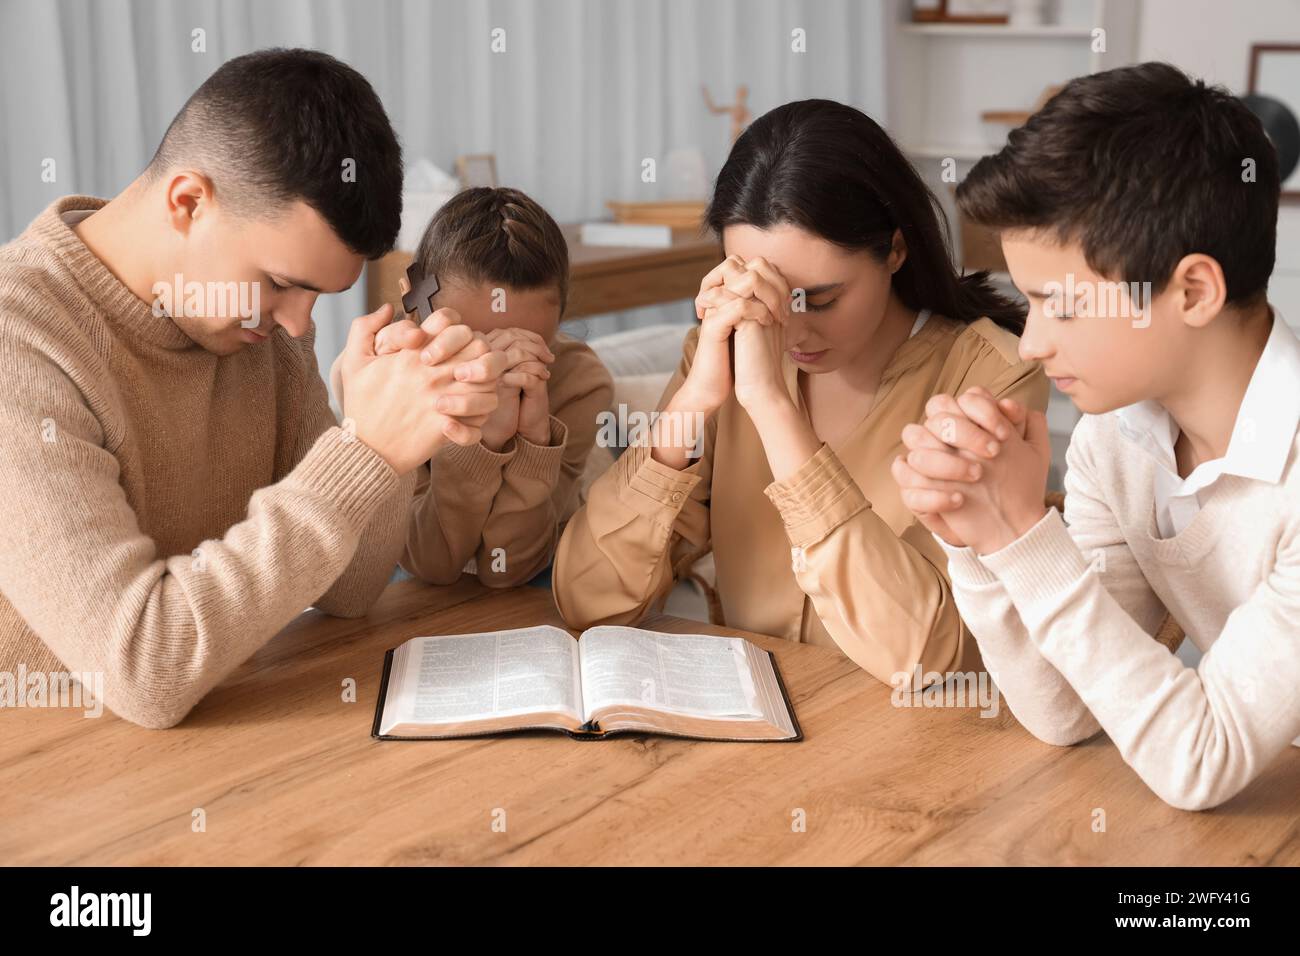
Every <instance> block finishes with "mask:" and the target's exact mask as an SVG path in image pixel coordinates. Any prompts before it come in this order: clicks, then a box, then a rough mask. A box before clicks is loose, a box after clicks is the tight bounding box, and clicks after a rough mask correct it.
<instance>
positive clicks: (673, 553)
mask: <svg viewBox="0 0 1300 956" xmlns="http://www.w3.org/2000/svg"><path fill="white" fill-rule="evenodd" d="M698 338H699V328H698V326H697V327H696V328H694V329H692V330H691V331H690V332H689V333H688V334H687V336H686V341H685V343H684V345H683V354H682V361H681V363H680V365H679V366H678V368H677V371H676V372H675V373H674V374H673V377H672V380H671V381H669V383H668V386H667V388H665V389H664V393H663V396H662V397H661V398H660V399H659V404H658V408H659V409H660V410H662V409H663V408H664V406H665V405H666V404H667V403H668V401H669V399H670V398H671V397H672V396H673V395H674V394H675V393H676V391H677V389H679V388H680V387H681V385H682V382H683V381H685V379H686V374H687V372H688V371H689V370H690V366H691V360H692V358H693V357H694V355H695V346H696V343H697V341H698ZM716 433H717V425H716V417H715V418H710V419H709V420H708V421H707V422H706V424H705V432H704V441H703V442H702V443H701V449H700V451H701V454H700V456H699V458H698V460H697V461H695V463H694V464H692V465H690V466H689V467H687V468H684V469H682V470H681V471H678V470H676V469H674V468H669V467H668V466H667V465H664V464H661V463H659V462H657V461H655V460H654V459H653V458H652V457H651V455H650V451H651V449H650V447H649V444H648V443H639V444H637V443H634V444H631V445H630V446H629V447H628V448H627V449H626V450H625V451H624V452H623V454H622V455H620V456H619V457H618V459H617V460H616V461H615V462H614V464H613V465H612V466H610V468H609V469H608V470H607V471H606V472H605V473H604V474H603V475H601V476H600V477H599V478H598V479H596V481H595V482H593V483H592V486H591V489H590V490H589V491H588V493H587V503H586V504H585V505H584V506H583V507H582V508H579V509H578V511H576V512H575V513H574V515H573V518H572V519H571V520H570V521H569V523H568V525H567V526H566V527H565V529H564V533H563V535H561V537H560V543H559V546H558V548H557V549H556V554H555V567H554V571H553V573H552V576H551V588H552V591H553V593H554V596H555V604H556V607H558V608H559V610H560V613H561V614H562V615H563V616H564V620H565V621H566V622H567V623H568V625H569V626H570V627H574V628H587V627H591V626H593V625H596V624H631V623H635V622H636V621H638V620H639V619H640V618H641V617H642V616H643V615H644V614H645V613H646V611H647V610H648V609H649V608H650V606H651V604H653V603H654V602H655V601H656V600H657V599H659V598H660V597H662V596H664V595H666V594H667V592H668V591H669V590H670V589H671V588H672V585H673V581H674V580H675V578H676V575H677V573H678V569H677V565H678V564H687V563H690V562H691V561H693V560H694V559H695V558H697V557H699V556H701V555H703V554H705V553H707V551H708V547H709V489H710V483H711V477H712V455H713V443H714V438H715V435H716Z"/></svg>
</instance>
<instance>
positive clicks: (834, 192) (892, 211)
mask: <svg viewBox="0 0 1300 956" xmlns="http://www.w3.org/2000/svg"><path fill="white" fill-rule="evenodd" d="M704 218H705V222H706V223H707V224H708V225H709V226H710V227H711V228H712V229H713V230H714V231H715V232H717V233H718V235H721V234H722V230H723V228H724V227H726V226H731V225H749V226H757V227H758V228H760V229H766V228H768V227H769V226H775V225H779V224H789V225H793V226H798V227H799V228H801V229H804V230H806V231H807V232H810V233H812V234H813V235H816V236H820V237H821V238H822V239H825V240H827V241H828V242H833V243H835V244H836V245H837V246H841V247H843V248H845V249H850V250H854V251H866V252H868V253H870V254H871V255H872V256H873V257H875V258H876V259H877V260H879V261H881V262H883V261H884V260H885V259H886V258H888V255H889V249H890V245H891V243H892V241H893V236H894V231H895V230H896V229H898V230H902V233H903V239H904V240H905V241H906V243H907V259H906V260H905V261H904V263H903V265H902V266H901V267H900V268H899V270H898V271H897V272H895V273H894V279H893V287H894V292H895V293H896V294H897V295H898V297H899V299H901V300H902V301H903V303H904V304H905V305H906V306H907V307H908V308H910V309H917V310H920V309H930V310H932V311H933V312H935V313H936V314H938V315H945V316H948V317H949V318H952V319H957V320H959V321H961V322H974V321H975V320H976V319H978V318H980V317H982V316H987V317H988V318H990V319H992V320H993V321H994V322H996V323H997V324H998V325H1000V326H1002V327H1003V328H1006V329H1010V330H1011V331H1012V332H1015V333H1016V334H1017V335H1018V334H1020V333H1021V332H1022V331H1024V327H1025V307H1024V306H1023V305H1021V304H1018V303H1016V302H1014V301H1013V300H1011V299H1008V298H1007V297H1005V296H1003V295H1001V294H1000V293H998V292H997V291H996V290H995V289H994V288H993V287H992V285H990V283H989V281H988V273H987V272H974V273H971V274H970V275H965V276H962V275H958V274H957V272H956V270H955V269H954V268H953V264H952V249H951V243H950V239H949V235H948V220H947V217H946V216H945V215H944V213H943V209H942V208H941V207H940V206H939V203H938V200H936V199H935V197H934V194H933V193H931V192H930V190H929V189H927V188H926V185H925V183H924V182H922V180H921V177H920V176H919V175H917V172H916V170H915V169H913V168H912V164H911V163H909V162H908V161H907V159H906V157H904V156H903V153H902V152H901V151H900V150H899V148H898V146H897V145H895V143H894V141H893V140H892V139H890V138H889V134H888V133H886V132H885V131H884V130H883V129H881V128H880V126H879V125H878V124H877V123H876V122H875V121H874V120H873V119H871V117H869V116H867V115H866V114H865V113H863V112H861V111H860V110H856V109H854V108H853V107H851V106H845V105H844V104H843V103H836V102H834V101H833V100H799V101H797V102H794V103H786V104H785V105H784V106H778V107H777V108H776V109H774V110H771V111H770V112H767V113H764V114H763V115H762V116H760V117H759V118H758V119H756V120H755V121H754V122H753V123H752V124H750V126H749V128H748V129H746V130H745V132H744V133H743V134H742V135H741V137H740V138H739V139H738V140H736V144H735V145H734V146H733V147H732V148H731V155H730V156H728V157H727V161H726V163H724V164H723V166H722V171H721V172H719V173H718V179H717V183H716V184H715V185H714V189H713V199H712V200H711V201H710V203H709V208H708V210H707V211H706V212H705V216H704Z"/></svg>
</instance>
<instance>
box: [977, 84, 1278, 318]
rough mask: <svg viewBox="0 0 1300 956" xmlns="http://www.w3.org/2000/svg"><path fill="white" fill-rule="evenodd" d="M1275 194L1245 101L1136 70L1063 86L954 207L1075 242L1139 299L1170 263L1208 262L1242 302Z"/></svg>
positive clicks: (1005, 226)
mask: <svg viewBox="0 0 1300 956" xmlns="http://www.w3.org/2000/svg"><path fill="white" fill-rule="evenodd" d="M1247 160H1253V161H1254V167H1255V168H1254V181H1253V182H1247V181H1245V180H1246V168H1247V167H1246V165H1245V164H1246V161H1247ZM1279 191H1280V183H1279V181H1278V163H1277V153H1276V150H1275V149H1274V147H1273V144H1272V142H1270V140H1269V139H1268V136H1267V135H1266V134H1265V133H1264V129H1263V127H1262V126H1261V125H1260V122H1259V120H1258V119H1257V118H1256V117H1255V115H1254V114H1253V113H1251V112H1250V110H1249V109H1247V108H1246V106H1245V104H1243V103H1242V102H1241V101H1240V100H1238V99H1237V98H1236V97H1234V96H1233V95H1232V94H1230V93H1229V92H1227V91H1226V90H1224V89H1223V88H1221V87H1211V86H1206V85H1205V83H1204V82H1202V81H1200V80H1197V81H1195V82H1193V81H1192V80H1191V79H1190V78H1189V77H1188V76H1187V75H1186V74H1184V73H1183V72H1182V71H1180V70H1178V69H1176V68H1175V67H1172V66H1170V65H1169V64H1167V63H1141V64H1138V65H1136V66H1128V67H1122V68H1120V69H1115V70H1107V71H1105V72H1102V73H1094V74H1092V75H1090V76H1083V77H1079V78H1077V79H1074V80H1071V81H1070V82H1069V83H1067V84H1066V85H1065V87H1064V88H1063V89H1062V90H1061V91H1060V92H1059V93H1057V94H1056V95H1055V96H1054V97H1052V98H1051V100H1049V101H1048V102H1047V104H1046V105H1045V106H1044V107H1043V108H1042V109H1041V110H1039V111H1038V112H1037V113H1035V114H1034V115H1033V116H1031V117H1030V118H1029V121H1028V122H1027V123H1025V125H1024V126H1022V127H1020V128H1019V129H1016V130H1013V131H1012V132H1011V135H1010V136H1009V137H1008V140H1007V144H1006V146H1004V147H1003V148H1002V149H1001V151H999V152H998V153H996V154H995V155H993V156H987V157H985V158H984V159H981V160H980V161H979V162H978V163H976V164H975V166H974V168H973V169H971V171H970V173H969V174H968V175H967V176H966V179H965V181H963V182H962V183H961V184H960V185H959V186H958V187H957V202H958V205H959V206H960V207H961V210H962V212H964V213H965V214H966V215H967V216H968V217H970V218H971V219H973V220H975V221H976V222H978V223H981V224H983V225H986V226H990V227H992V228H995V229H1002V230H1014V229H1035V230H1037V229H1043V230H1047V231H1048V232H1050V233H1054V234H1055V236H1056V238H1057V239H1058V240H1060V241H1062V242H1074V241H1077V242H1078V243H1079V244H1080V245H1081V246H1082V248H1083V253H1084V255H1085V256H1086V257H1087V260H1088V264H1089V266H1091V267H1092V268H1093V269H1095V270H1096V271H1097V272H1098V273H1100V274H1101V275H1104V276H1108V277H1112V278H1119V279H1122V280H1123V281H1126V282H1150V283H1151V289H1152V291H1153V293H1154V292H1159V291H1161V290H1162V289H1163V288H1164V287H1165V285H1166V284H1167V283H1168V281H1169V279H1170V278H1171V276H1172V274H1173V271H1174V267H1175V266H1176V265H1177V264H1178V260H1179V259H1181V258H1182V257H1183V256H1185V255H1190V254H1192V253H1202V254H1205V255H1208V256H1212V257H1213V258H1214V259H1215V260H1217V261H1218V263H1219V265H1220V266H1221V267H1222V268H1223V274H1224V279H1225V281H1226V282H1227V300H1228V301H1229V302H1231V303H1234V304H1245V303H1248V302H1251V301H1252V300H1254V299H1255V298H1256V297H1257V296H1262V295H1264V293H1265V289H1266V287H1267V285H1268V278H1269V275H1270V274H1271V273H1272V271H1273V262H1274V256H1275V247H1276V242H1277V206H1278V195H1279Z"/></svg>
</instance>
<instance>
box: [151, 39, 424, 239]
mask: <svg viewBox="0 0 1300 956" xmlns="http://www.w3.org/2000/svg"><path fill="white" fill-rule="evenodd" d="M345 160H352V161H353V164H352V165H351V169H352V171H353V173H354V175H355V181H348V180H347V179H345V176H344V172H345V166H344V162H345ZM186 164H192V165H193V166H194V167H195V168H197V169H198V170H199V171H201V172H203V173H204V174H205V175H206V176H208V177H209V178H211V179H212V181H213V184H214V188H215V189H216V193H217V196H218V201H220V202H223V203H228V204H230V206H231V208H233V209H235V210H237V211H239V212H242V213H247V214H256V213H258V212H267V213H271V214H274V212H275V210H277V209H279V208H281V207H283V206H284V205H286V204H287V203H290V202H293V201H294V200H302V201H303V202H305V203H307V205H309V206H311V207H312V208H313V209H315V210H316V211H317V212H318V213H320V214H321V216H322V217H323V218H324V219H325V221H326V222H328V223H329V224H330V228H332V229H333V230H334V232H335V233H336V234H337V235H338V237H339V238H340V239H341V240H342V241H343V242H344V243H345V244H346V245H347V246H348V248H349V249H351V250H352V251H353V252H355V253H357V254H359V255H363V256H365V257H366V258H367V259H373V258H376V257H378V256H381V255H383V254H384V253H386V252H388V251H389V250H390V249H392V248H393V245H394V244H395V243H396V241H397V232H398V229H399V228H400V226H401V219H402V150H401V147H400V146H399V145H398V143H397V136H396V134H394V132H393V127H392V126H391V125H390V124H389V122H388V115H387V114H386V113H385V112H384V106H383V104H382V103H381V102H380V101H379V97H378V96H376V95H375V91H374V89H373V88H372V87H371V86H370V83H369V82H367V80H366V78H365V77H364V76H362V75H361V74H360V73H358V72H357V71H356V70H354V69H352V67H350V66H348V65H347V64H345V63H341V62H340V61H338V60H336V59H334V57H332V56H329V55H328V54H326V53H321V52H319V51H317V50H285V49H278V48H277V49H270V50H259V51H258V52H256V53H249V54H246V55H244V56H238V57H235V58H234V59H232V60H228V61H226V62H225V63H223V64H222V65H221V66H220V67H219V68H218V69H217V71H216V72H215V73H213V74H212V75H211V76H210V77H208V78H207V80H206V81H204V83H203V85H202V86H200V87H199V88H198V89H197V90H195V91H194V95H193V96H191V97H190V98H189V99H188V100H187V101H186V103H185V105H184V106H183V107H181V111H180V112H179V113H177V114H176V118H175V119H173V120H172V122H171V125H170V126H169V127H167V132H166V133H165V134H164V135H163V139H162V143H161V144H160V145H159V146H158V152H157V153H155V154H154V157H153V160H152V161H151V162H150V164H149V171H148V172H149V175H150V177H151V178H157V177H158V176H160V175H162V174H163V173H164V172H166V171H167V170H168V169H171V168H173V167H175V166H178V165H186Z"/></svg>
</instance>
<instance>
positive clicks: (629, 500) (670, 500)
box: [610, 444, 702, 525]
mask: <svg viewBox="0 0 1300 956" xmlns="http://www.w3.org/2000/svg"><path fill="white" fill-rule="evenodd" d="M650 452H651V448H650V446H649V445H646V444H635V445H630V446H628V448H627V450H625V451H624V452H623V454H621V455H619V456H618V458H617V459H616V460H615V461H614V464H613V465H611V466H610V471H612V472H613V473H614V475H613V477H614V481H615V483H616V487H617V488H618V497H619V500H620V501H622V502H623V503H624V504H625V505H627V506H628V507H629V508H632V509H633V510H634V511H636V512H637V513H638V514H640V515H644V516H645V517H647V518H649V519H651V520H652V521H658V522H661V523H663V524H668V525H671V524H672V523H673V521H675V520H676V518H677V515H678V513H680V512H681V510H682V508H683V507H684V506H685V505H686V501H687V499H689V498H690V495H691V491H692V489H694V488H695V486H696V485H698V484H699V483H700V481H701V480H702V478H701V476H700V462H699V461H696V462H695V464H693V465H691V466H690V467H689V468H683V469H682V470H681V471H678V470H677V469H675V468H669V467H668V466H667V465H665V464H663V463H662V462H658V461H655V460H654V458H653V457H652V456H651V454H650Z"/></svg>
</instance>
